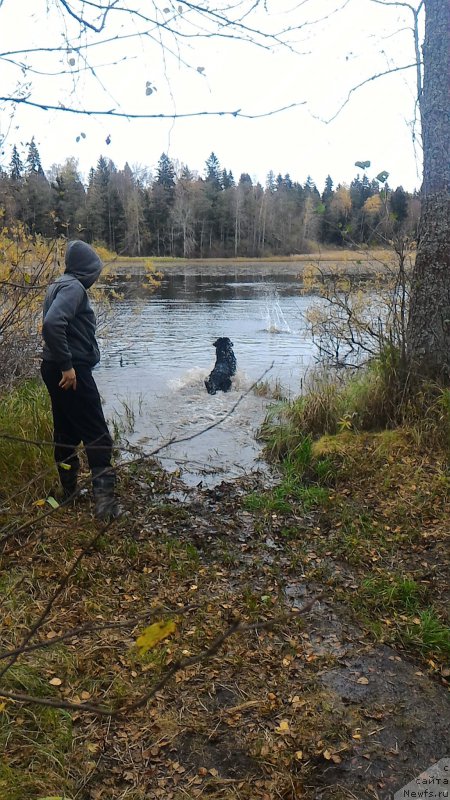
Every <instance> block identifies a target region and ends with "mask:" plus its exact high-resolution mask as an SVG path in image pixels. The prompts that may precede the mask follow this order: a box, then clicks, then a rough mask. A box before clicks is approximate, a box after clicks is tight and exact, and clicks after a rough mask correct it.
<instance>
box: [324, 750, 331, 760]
mask: <svg viewBox="0 0 450 800" xmlns="http://www.w3.org/2000/svg"><path fill="white" fill-rule="evenodd" d="M323 757H324V758H326V760H327V761H329V760H330V759H331V753H330V751H329V750H324V751H323Z"/></svg>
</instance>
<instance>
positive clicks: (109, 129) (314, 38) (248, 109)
mask: <svg viewBox="0 0 450 800" xmlns="http://www.w3.org/2000/svg"><path fill="white" fill-rule="evenodd" d="M413 2H414V0H413ZM417 2H418V0H417ZM416 4H417V3H416ZM121 5H122V7H125V6H127V7H131V6H133V7H134V8H136V7H138V8H140V10H143V11H145V9H147V13H150V12H148V9H149V7H150V6H153V8H152V13H153V14H155V7H158V6H159V11H158V14H159V19H160V20H161V21H163V22H167V23H169V24H170V26H171V27H172V28H173V29H177V30H179V31H180V32H182V33H183V34H186V33H188V34H192V33H195V32H197V33H198V31H199V25H200V24H202V25H203V29H204V31H205V32H206V33H208V23H207V22H205V21H204V20H203V21H202V20H200V18H199V17H198V16H195V15H194V14H193V13H192V12H189V11H188V10H187V9H186V8H183V4H180V3H177V4H175V5H174V3H173V2H172V0H169V1H168V2H165V0H161V2H160V3H159V2H156V3H149V2H148V0H147V2H144V0H142V2H139V0H128V2H126V0H123V2H122V4H121ZM208 5H209V8H210V9H213V8H214V9H219V8H224V7H225V5H228V3H225V1H224V0H218V2H217V3H214V2H209V4H208ZM234 5H235V11H234V12H233V13H234V14H235V15H236V16H237V10H238V9H239V10H240V11H241V12H242V11H243V10H245V9H246V8H248V9H250V8H251V6H253V5H254V3H253V2H251V0H242V2H239V0H235V4H234ZM259 5H261V8H259ZM259 5H258V7H257V8H256V10H255V11H253V12H252V13H251V14H249V15H248V16H246V17H245V19H244V20H243V24H245V25H247V26H248V27H251V28H255V29H259V30H261V31H263V32H267V33H271V32H276V31H280V30H281V29H285V28H287V27H289V26H295V27H298V26H301V25H303V27H301V28H300V29H299V30H296V31H292V32H291V33H290V34H288V35H284V37H281V38H284V40H285V41H289V42H290V45H291V48H290V49H289V48H288V47H286V46H285V47H283V46H275V45H274V46H272V47H270V48H269V47H268V46H267V45H269V44H270V40H268V39H267V38H266V37H262V38H261V37H259V39H257V41H258V42H259V43H257V44H251V43H250V42H243V41H238V40H236V39H233V38H231V37H230V36H229V33H230V32H229V30H227V29H224V28H222V34H223V35H222V36H221V37H220V38H218V37H209V38H205V37H198V36H197V37H191V38H188V37H186V36H183V37H182V38H181V39H178V40H176V38H175V37H174V36H173V34H171V33H168V32H167V31H165V30H164V29H161V28H160V29H159V30H158V29H157V28H153V29H152V28H151V26H149V24H148V23H147V22H144V21H143V20H142V19H138V18H133V17H131V16H130V15H129V14H124V13H122V12H120V13H119V12H116V13H113V12H110V15H109V17H108V19H107V24H106V26H105V29H104V30H103V31H102V33H101V34H95V33H93V32H92V33H91V34H88V35H86V36H83V37H82V38H81V39H80V38H79V26H78V25H77V23H76V22H75V21H74V20H72V19H70V17H68V16H67V14H66V15H65V16H64V15H63V14H62V13H61V7H60V5H59V3H58V2H57V0H49V1H48V2H47V1H46V0H20V4H19V3H18V2H17V0H3V3H0V51H1V53H0V54H6V53H7V52H8V53H10V52H11V51H13V50H24V49H27V48H36V47H39V48H44V47H59V46H61V47H63V46H65V42H66V41H67V40H69V41H71V42H72V43H73V44H74V45H75V44H78V45H81V44H83V43H86V42H87V43H93V42H98V41H104V40H105V39H111V40H112V41H110V42H109V43H107V44H103V45H99V44H96V45H95V46H92V47H90V48H89V49H88V50H87V51H85V52H84V53H83V51H78V52H72V53H69V52H67V51H65V52H64V51H63V52H61V51H60V52H56V53H49V52H35V53H30V54H28V55H26V54H23V53H22V54H15V55H8V56H6V55H4V58H3V63H2V85H1V91H0V94H1V95H2V96H4V97H7V96H17V94H16V93H17V91H19V90H21V91H23V92H24V93H25V96H27V97H29V99H30V100H32V101H35V102H38V103H48V104H52V105H56V106H58V105H61V104H62V105H66V106H70V107H72V108H77V109H80V108H85V109H90V110H101V109H103V110H108V109H115V110H116V111H119V112H123V113H135V114H146V113H148V114H152V113H155V114H173V113H178V114H186V113H191V112H205V111H234V110H237V109H240V110H241V111H242V113H245V114H250V115H254V114H262V113H264V112H271V111H274V110H275V109H278V108H280V107H283V106H289V105H291V104H298V105H297V106H296V107H295V108H292V109H289V110H286V111H283V112H280V113H278V114H273V115H272V116H267V117H262V118H260V119H241V118H234V117H230V116H228V117H227V116H224V117H205V116H203V117H196V118H190V119H177V120H175V121H172V120H167V119H163V120H128V119H113V118H111V117H86V116H79V115H76V114H71V113H68V112H67V113H63V112H57V111H42V110H39V109H31V108H26V107H25V106H22V105H17V106H16V107H14V106H12V105H11V103H8V102H2V103H0V108H1V116H0V135H2V136H3V137H5V141H4V143H3V146H2V150H3V155H2V163H3V165H8V164H9V161H10V157H11V147H12V145H13V144H14V143H15V144H17V146H18V147H19V149H22V151H23V153H26V142H27V141H29V139H30V138H31V136H32V135H34V136H35V139H36V142H37V144H38V147H39V151H40V153H41V159H42V162H43V166H44V168H45V169H48V168H49V167H50V166H51V165H52V164H54V163H62V162H63V161H64V160H65V158H66V157H68V156H75V157H76V158H77V159H78V161H79V167H80V171H81V172H82V174H83V175H84V176H86V175H87V172H88V170H89V168H90V167H91V166H95V164H96V162H97V160H98V157H99V155H100V154H103V155H104V156H106V157H109V158H111V159H112V160H113V161H114V162H115V164H116V165H117V166H118V167H119V168H121V167H123V165H124V163H125V161H128V162H129V163H130V165H135V164H141V165H144V166H148V167H150V168H152V169H154V167H155V165H156V164H157V161H158V159H159V157H160V155H161V153H162V152H163V151H164V152H166V153H168V154H169V156H170V157H171V158H173V159H176V160H178V161H179V162H182V163H184V164H187V165H188V166H189V167H190V168H191V169H192V170H198V171H199V172H200V174H203V170H204V162H205V160H206V158H207V157H208V155H209V154H210V152H211V151H212V150H214V152H215V153H216V155H217V156H218V158H219V160H220V163H221V165H222V167H225V168H227V169H231V170H232V171H233V174H234V175H235V177H236V178H238V177H239V175H240V174H241V172H244V171H245V172H249V173H250V175H251V176H252V177H253V178H254V179H257V180H260V181H261V182H264V181H265V177H266V175H267V173H268V172H269V170H273V171H274V172H275V174H277V173H278V172H281V173H282V174H285V173H289V174H290V175H291V177H292V178H293V179H294V180H299V181H301V182H304V181H305V179H306V177H307V175H308V174H309V175H311V176H312V178H313V180H314V181H315V182H316V183H317V185H318V187H319V189H322V188H323V183H324V180H325V178H326V175H327V174H328V173H330V174H331V176H332V178H333V180H334V182H335V183H338V182H349V181H350V180H351V179H352V178H353V177H354V175H355V174H356V172H357V171H358V170H357V168H356V167H355V166H354V162H355V161H357V160H370V161H371V162H372V166H371V169H370V170H369V171H368V174H369V177H374V176H375V175H376V174H377V173H379V172H380V171H382V170H387V171H388V172H389V173H390V176H389V183H390V185H391V186H393V187H396V186H397V185H400V184H402V185H403V186H404V187H405V188H407V189H409V190H412V189H414V188H419V187H420V183H421V178H420V171H421V163H420V149H419V148H418V147H416V149H415V148H414V146H413V141H412V129H411V125H412V121H413V119H414V105H415V103H414V100H415V70H414V69H409V70H403V71H399V72H397V73H395V74H393V75H389V76H386V77H382V78H380V79H378V80H376V81H373V82H370V83H368V84H366V85H365V86H363V87H362V88H361V89H359V90H358V91H356V92H354V93H353V94H352V96H351V99H350V101H349V103H348V104H347V105H346V106H345V108H343V110H342V111H341V112H340V114H339V115H338V116H337V118H336V119H335V120H334V121H333V122H330V123H328V124H327V123H326V122H325V121H323V120H327V119H329V118H330V117H332V116H333V115H334V114H335V113H336V112H337V111H338V109H339V108H340V106H341V105H342V103H344V101H345V100H346V98H347V96H348V93H349V91H350V90H351V89H352V88H353V87H354V86H356V84H358V83H360V82H362V81H364V80H365V79H367V78H370V77H371V76H372V75H374V74H376V73H380V72H383V71H385V70H387V69H392V68H393V67H397V66H403V65H406V64H412V63H413V62H414V60H415V57H414V45H413V38H412V33H411V30H410V26H411V21H412V16H411V14H407V13H406V12H407V9H405V8H403V7H397V6H393V5H390V6H387V7H383V6H382V5H381V4H379V3H375V2H372V1H371V0H347V2H346V0H302V2H298V1H297V2H296V0H267V3H266V5H267V8H268V12H266V11H264V9H263V7H262V5H263V4H262V3H260V4H259ZM47 6H48V12H47ZM81 7H82V2H81V0H72V8H73V9H74V10H77V11H79V10H80V9H81ZM275 8H276V10H277V13H275V10H274V9H275ZM19 9H20V13H18V12H19ZM339 9H340V10H339ZM179 10H182V11H183V13H182V14H181V13H179ZM335 10H336V13H333V12H334V11H335ZM322 17H324V18H325V17H328V18H327V19H323V20H322V21H319V22H317V23H316V24H311V23H313V22H315V21H316V20H320V19H321V18H322ZM88 18H89V19H90V21H91V22H94V17H93V16H92V13H91V15H90V16H89V17H88ZM304 23H308V24H306V25H305V24H304ZM144 30H147V31H148V30H150V36H143V35H142V31H144ZM212 30H213V25H212V24H210V25H209V32H211V31H212ZM123 35H127V37H128V38H127V39H124V40H121V39H118V38H117V37H118V36H123ZM242 35H244V36H248V35H249V34H247V33H245V32H242ZM160 37H162V41H163V46H161V42H160ZM253 38H255V37H253ZM263 45H265V46H263ZM6 58H7V59H10V60H11V61H15V62H16V63H15V64H14V63H10V61H5V59H6ZM17 63H19V64H20V63H21V64H24V65H25V66H28V67H32V68H33V69H34V70H36V71H37V72H44V73H45V72H51V73H55V74H54V75H51V76H49V75H41V74H37V72H33V73H30V72H26V71H25V70H23V69H21V68H20V66H19V67H18V66H17ZM83 67H87V68H86V69H84V70H83V71H82V72H79V69H80V68H83ZM198 68H200V69H198ZM60 73H63V74H60ZM94 73H95V74H94ZM150 91H151V93H149V92H150ZM81 134H84V137H83V136H82V135H81ZM77 139H78V141H77ZM107 141H108V142H109V144H108V143H107Z"/></svg>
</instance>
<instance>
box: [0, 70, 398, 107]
mask: <svg viewBox="0 0 450 800" xmlns="http://www.w3.org/2000/svg"><path fill="white" fill-rule="evenodd" d="M394 71H395V70H391V72H394ZM352 91H353V90H352ZM0 102H4V103H14V104H17V105H26V106H32V107H33V108H39V109H41V110H42V111H63V112H64V113H70V114H81V115H82V116H87V117H89V116H96V117H99V116H103V117H122V118H124V119H187V118H192V117H240V118H241V119H261V118H262V117H272V116H274V115H275V114H281V113H282V112H283V111H289V110H290V109H292V108H298V107H299V106H303V105H305V103H306V101H304V100H303V101H300V102H298V103H291V104H290V105H288V106H282V107H281V108H275V109H273V110H272V111H262V112H261V113H259V114H244V113H243V112H242V111H241V109H240V108H239V109H237V110H236V111H190V112H188V113H186V114H130V113H128V112H125V111H123V112H122V111H115V110H114V109H113V108H111V109H109V110H108V111H105V110H95V109H82V108H69V107H68V106H63V105H59V106H53V105H49V104H48V103H34V102H32V101H31V100H29V99H27V98H25V97H0Z"/></svg>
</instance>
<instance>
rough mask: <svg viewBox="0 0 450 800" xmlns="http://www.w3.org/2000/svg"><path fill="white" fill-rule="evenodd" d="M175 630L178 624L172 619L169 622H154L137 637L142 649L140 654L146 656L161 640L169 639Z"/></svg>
mask: <svg viewBox="0 0 450 800" xmlns="http://www.w3.org/2000/svg"><path fill="white" fill-rule="evenodd" d="M175 630H176V625H175V623H174V621H173V620H171V619H170V620H169V621H168V622H154V623H153V624H152V625H149V626H148V627H147V628H145V630H144V632H143V633H141V635H140V636H138V638H137V639H136V645H137V646H138V648H139V650H140V655H141V656H145V654H146V653H147V652H148V651H149V650H151V649H152V647H154V646H155V644H158V642H161V641H162V640H163V639H167V637H168V636H170V634H171V633H174V632H175Z"/></svg>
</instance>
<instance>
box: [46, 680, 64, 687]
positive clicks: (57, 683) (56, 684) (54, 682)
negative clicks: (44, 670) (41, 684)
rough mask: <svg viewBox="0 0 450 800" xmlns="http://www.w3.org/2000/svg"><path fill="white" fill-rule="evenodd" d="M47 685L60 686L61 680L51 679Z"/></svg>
mask: <svg viewBox="0 0 450 800" xmlns="http://www.w3.org/2000/svg"><path fill="white" fill-rule="evenodd" d="M49 684H50V686H61V684H62V680H61V678H52V679H51V681H49Z"/></svg>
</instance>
